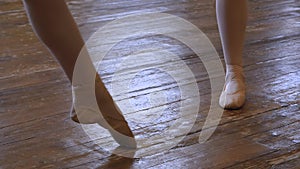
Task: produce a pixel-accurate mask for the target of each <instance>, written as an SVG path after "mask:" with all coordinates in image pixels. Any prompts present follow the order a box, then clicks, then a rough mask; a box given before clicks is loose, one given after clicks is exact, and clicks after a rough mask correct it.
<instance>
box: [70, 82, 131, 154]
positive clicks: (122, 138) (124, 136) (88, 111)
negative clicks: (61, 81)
mask: <svg viewBox="0 0 300 169" xmlns="http://www.w3.org/2000/svg"><path fill="white" fill-rule="evenodd" d="M73 88H74V87H73ZM74 91H75V92H76V91H78V90H77V89H76V88H75V89H74V90H73V92H74ZM73 99H74V100H73V103H74V104H75V105H76V104H77V102H76V98H73ZM86 104H87V103H86ZM114 106H115V107H114V108H115V109H116V110H117V111H118V113H111V112H116V111H115V110H114V111H109V112H110V113H104V112H107V111H104V112H103V111H101V115H102V117H101V116H100V115H99V113H98V111H96V110H95V108H93V106H87V107H83V106H79V105H78V104H77V107H76V112H75V111H74V109H73V107H72V109H71V112H70V116H71V119H72V120H73V121H74V122H76V123H80V124H95V123H97V124H99V125H100V126H102V127H103V128H105V129H107V130H108V131H109V132H110V134H111V136H112V137H113V138H114V140H115V141H116V142H117V143H118V144H120V146H122V147H127V148H136V141H135V139H134V135H133V133H132V131H131V129H130V128H129V125H128V123H127V121H126V119H125V118H124V116H123V115H122V114H121V113H120V112H121V111H120V109H119V107H118V106H117V105H116V104H114ZM112 109H113V108H112Z"/></svg>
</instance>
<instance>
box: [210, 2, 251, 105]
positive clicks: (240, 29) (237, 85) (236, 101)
mask: <svg viewBox="0 0 300 169" xmlns="http://www.w3.org/2000/svg"><path fill="white" fill-rule="evenodd" d="M216 5H217V20H218V26H219V31H220V35H221V41H222V46H223V51H224V58H225V62H226V82H225V86H224V91H223V93H222V95H221V97H220V105H221V106H222V107H224V108H229V109H236V108H240V107H241V106H242V105H243V104H244V102H245V82H244V75H243V68H242V53H243V46H244V39H245V29H246V22H247V0H217V3H216Z"/></svg>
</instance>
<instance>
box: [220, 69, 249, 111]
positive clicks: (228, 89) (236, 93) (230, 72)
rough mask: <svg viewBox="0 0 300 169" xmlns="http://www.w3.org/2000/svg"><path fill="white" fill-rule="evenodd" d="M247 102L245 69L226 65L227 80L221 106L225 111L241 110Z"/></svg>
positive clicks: (221, 97)
mask: <svg viewBox="0 0 300 169" xmlns="http://www.w3.org/2000/svg"><path fill="white" fill-rule="evenodd" d="M245 100H246V85H245V76H244V73H243V68H242V67H241V66H238V65H226V78H225V84H224V88H223V91H222V93H221V96H220V99H219V104H220V106H221V107H222V108H224V109H239V108H241V107H242V106H243V105H244V103H245Z"/></svg>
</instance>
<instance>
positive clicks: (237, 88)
mask: <svg viewBox="0 0 300 169" xmlns="http://www.w3.org/2000/svg"><path fill="white" fill-rule="evenodd" d="M23 1H24V5H25V7H26V11H27V14H28V16H29V18H30V21H31V24H32V26H33V29H34V31H35V33H36V34H37V36H38V37H39V38H40V40H41V41H42V42H43V43H44V44H45V45H46V46H47V47H48V49H49V50H50V51H51V53H52V54H53V55H54V56H55V57H56V59H57V60H58V61H59V63H60V64H61V66H62V68H63V69H64V71H65V73H66V75H67V76H68V78H69V80H70V81H72V75H73V69H74V65H75V62H76V59H77V57H78V55H79V52H80V50H81V49H82V47H83V45H84V41H83V39H82V37H81V35H80V32H79V30H78V27H77V25H76V23H75V21H74V19H73V17H72V15H71V14H70V11H69V10H68V7H67V5H66V4H65V2H64V0H23ZM216 5H217V8H216V9H217V20H218V26H219V30H220V35H221V40H222V46H223V51H224V57H225V62H226V67H227V73H226V83H225V86H224V91H223V92H222V95H221V97H220V105H221V106H222V107H224V108H239V107H241V106H242V105H243V103H244V100H245V99H244V92H245V89H244V81H243V72H242V51H243V42H244V34H245V25H246V20H247V2H246V0H217V3H216ZM87 76H89V75H87ZM95 92H96V98H97V102H98V105H99V108H100V110H101V112H102V114H103V116H104V118H105V119H106V121H107V122H108V123H109V124H110V125H111V127H112V128H114V129H115V130H117V131H118V132H120V133H122V134H124V135H126V136H129V137H132V138H133V134H132V132H131V130H130V128H129V127H128V124H127V122H126V120H125V119H124V117H123V116H122V115H121V114H120V113H119V110H118V108H117V107H116V106H115V104H114V101H113V99H112V97H111V96H110V94H109V93H108V91H107V90H106V88H105V86H104V84H103V83H102V81H101V78H100V77H99V76H97V77H96V89H95ZM72 119H73V120H74V121H77V122H78V119H76V116H73V117H72ZM100 125H101V124H100ZM110 132H111V134H112V136H113V137H114V138H115V140H116V141H118V142H119V144H121V145H125V146H126V145H129V146H130V147H134V146H135V143H133V142H130V141H128V140H126V139H125V138H122V136H120V135H118V134H116V133H114V132H113V131H110Z"/></svg>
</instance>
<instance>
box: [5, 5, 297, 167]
mask: <svg viewBox="0 0 300 169" xmlns="http://www.w3.org/2000/svg"><path fill="white" fill-rule="evenodd" d="M68 5H69V7H70V9H71V11H72V13H73V15H74V16H75V19H76V21H77V23H78V24H79V26H80V30H81V32H82V34H83V36H84V38H85V39H88V38H89V37H90V36H91V35H92V33H93V32H95V31H96V30H97V29H98V28H99V27H101V26H103V25H105V24H106V23H108V22H110V21H112V20H114V19H117V18H120V17H122V16H126V15H128V14H138V13H141V12H165V13H169V14H173V15H176V16H179V17H182V18H184V19H186V20H188V21H190V22H192V23H193V24H195V25H196V26H198V27H199V28H200V29H201V30H202V31H203V32H204V33H206V35H207V36H208V37H209V38H210V40H211V41H212V43H213V44H214V46H215V47H216V49H217V51H218V52H219V54H220V55H222V51H221V44H220V39H219V34H218V31H217V25H216V19H215V14H214V7H213V2H212V1H211V0H201V1H200V0H199V1H195V0H185V1H183V0H180V1H174V0H151V1H141V0H130V1H129V0H128V1H124V0H109V1H108V0H103V1H98V0H86V2H83V1H81V0H70V1H68ZM249 9H250V10H249V15H250V16H249V22H248V27H247V40H246V46H245V51H244V65H245V74H246V80H247V85H248V91H247V103H246V105H245V106H244V107H243V108H242V109H241V110H236V111H225V112H224V114H223V116H222V119H221V122H220V124H219V126H218V128H217V130H216V131H215V133H214V134H213V136H212V137H211V138H210V139H209V140H208V141H207V142H206V143H204V144H199V143H198V137H199V133H200V131H201V127H202V126H203V122H204V121H205V117H206V114H207V111H208V108H209V100H210V94H209V90H208V89H210V84H209V79H208V76H207V73H206V71H205V68H204V66H203V64H202V63H201V62H200V61H199V60H197V58H196V56H195V54H193V53H192V52H191V50H189V49H188V48H187V47H184V46H183V45H181V44H180V43H179V42H177V41H175V40H172V39H170V38H167V37H163V36H153V37H142V38H139V39H131V40H129V41H128V42H124V43H120V44H119V46H116V47H114V48H113V50H112V52H111V53H110V54H109V56H111V57H108V59H107V60H105V61H104V62H103V67H102V70H101V75H102V78H103V79H104V81H105V83H106V85H107V86H108V88H109V85H110V81H111V78H112V74H113V73H114V72H115V71H116V65H115V63H116V62H118V61H119V60H118V59H117V58H118V56H120V57H121V56H125V55H129V54H130V53H131V52H132V51H133V50H138V49H140V48H143V47H145V46H147V45H150V46H151V45H153V44H158V43H159V44H161V46H162V47H165V48H168V49H170V50H172V51H173V52H176V53H178V55H180V56H181V57H182V58H183V60H185V62H186V63H187V65H189V66H190V67H191V69H192V70H194V71H193V72H194V73H195V77H196V79H197V83H198V87H199V92H200V93H201V103H200V111H199V115H198V118H197V119H196V123H195V125H194V127H193V128H192V130H191V131H190V132H189V134H188V135H187V136H186V137H185V138H184V139H183V141H181V142H180V143H179V144H178V145H177V146H176V147H174V148H172V149H171V150H168V151H163V152H155V153H153V154H151V155H148V156H146V157H142V158H136V159H131V158H125V157H120V156H117V155H114V154H113V153H112V152H109V151H105V150H104V149H103V147H101V146H99V145H97V144H96V143H95V142H93V141H91V139H90V138H89V137H88V136H87V135H86V133H85V132H84V130H83V129H82V128H81V126H80V125H78V124H76V123H74V122H72V121H71V120H70V119H69V110H70V106H71V101H72V96H71V88H70V84H69V83H68V80H67V78H66V76H65V75H64V74H63V73H62V70H61V69H60V67H59V65H58V64H57V63H56V61H55V60H54V59H53V57H52V56H51V55H50V54H49V52H48V51H47V50H46V49H45V48H44V47H43V45H42V44H41V43H40V42H39V41H38V39H37V38H36V37H35V35H34V34H33V32H32V29H31V27H30V25H29V23H28V19H27V17H26V15H25V12H24V9H23V5H22V2H21V1H20V0H1V1H0V31H1V34H0V53H1V57H0V70H1V71H0V77H1V78H0V81H1V83H0V98H1V101H0V152H1V153H0V168H3V169H4V168H5V169H10V168H111V169H113V168H120V169H126V168H141V169H145V168H172V169H174V168H176V169H177V168H192V169H194V168H253V169H257V168H273V169H275V168H276V169H277V168H278V169H279V168H281V169H290V168H294V169H296V168H300V107H299V103H300V98H299V95H300V90H299V89H300V78H299V77H300V52H299V49H300V43H299V42H300V2H299V1H298V0H264V1H258V0H249ZM128 46H129V47H128ZM222 58H223V57H222ZM222 60H223V59H222ZM134 85H135V86H134V90H133V91H131V96H130V97H134V98H135V99H134V101H135V102H134V104H135V105H136V106H137V108H138V109H145V108H148V109H151V108H152V107H149V105H148V103H147V100H146V101H145V98H146V96H147V95H148V94H150V93H152V92H156V91H164V92H167V93H169V96H171V97H170V98H169V99H168V102H169V103H170V104H168V106H169V107H168V108H170V109H168V110H166V111H164V114H163V115H162V120H157V122H152V123H151V122H147V121H145V122H140V123H139V122H138V121H134V120H130V118H129V123H130V126H131V127H132V128H133V129H134V133H135V134H136V135H137V137H145V138H147V137H148V136H151V135H154V134H159V133H160V132H162V131H163V130H164V129H165V128H166V127H165V126H167V125H168V124H169V123H170V122H172V121H170V119H171V120H172V118H176V108H178V104H179V102H180V96H179V95H178V91H179V88H178V86H177V85H176V84H175V81H174V79H172V78H171V77H169V76H167V74H165V73H164V72H161V71H158V70H157V69H147V70H145V71H144V72H141V74H140V75H139V76H138V78H137V80H136V81H134ZM179 94H180V93H179ZM115 99H116V101H120V100H121V99H126V98H120V97H119V98H118V97H115ZM127 99H128V98H127ZM147 106H148V107H147ZM173 110H174V112H173ZM106 134H107V133H106ZM101 139H102V138H101V136H100V138H99V140H101Z"/></svg>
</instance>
